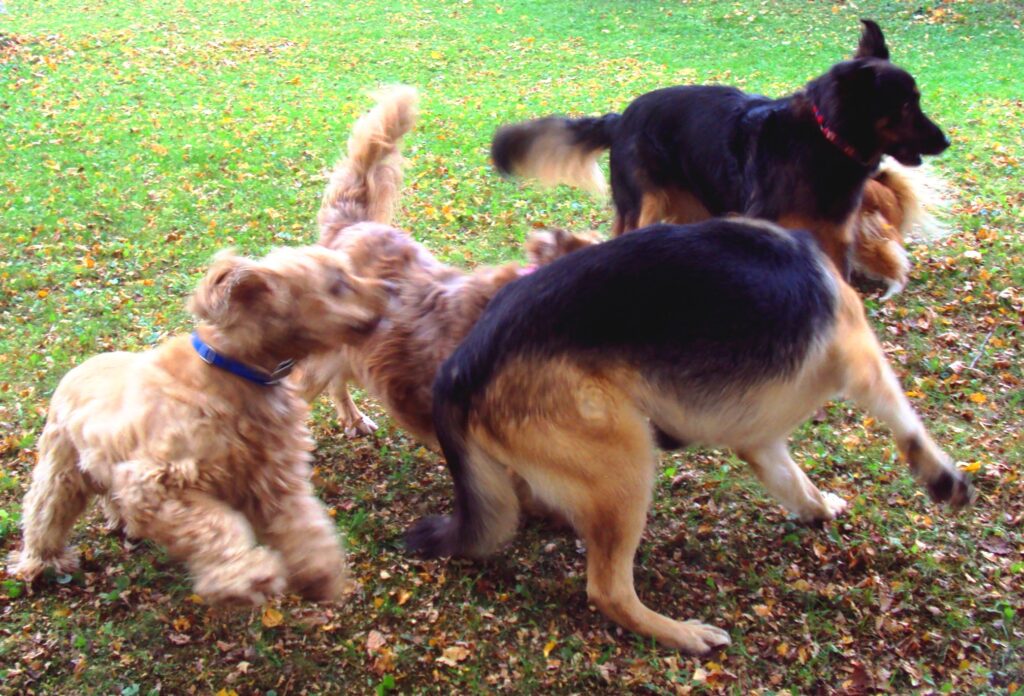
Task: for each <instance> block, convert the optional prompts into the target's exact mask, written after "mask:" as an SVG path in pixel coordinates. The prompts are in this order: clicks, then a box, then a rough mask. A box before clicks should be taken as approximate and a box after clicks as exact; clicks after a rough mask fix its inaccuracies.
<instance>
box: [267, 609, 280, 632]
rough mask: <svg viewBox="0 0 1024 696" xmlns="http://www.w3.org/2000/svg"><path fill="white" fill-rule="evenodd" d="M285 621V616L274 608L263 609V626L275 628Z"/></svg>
mask: <svg viewBox="0 0 1024 696" xmlns="http://www.w3.org/2000/svg"><path fill="white" fill-rule="evenodd" d="M283 621H284V614H282V613H281V612H279V611H278V610H277V609H275V608H274V607H266V608H264V609H263V625H264V626H266V627H267V628H274V627H275V626H280V625H281V623H282V622H283Z"/></svg>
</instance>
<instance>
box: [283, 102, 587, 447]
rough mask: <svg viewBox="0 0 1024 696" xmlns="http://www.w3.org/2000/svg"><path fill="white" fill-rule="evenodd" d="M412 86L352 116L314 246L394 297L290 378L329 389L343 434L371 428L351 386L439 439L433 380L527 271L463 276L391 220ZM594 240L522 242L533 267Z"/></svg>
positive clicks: (410, 118)
mask: <svg viewBox="0 0 1024 696" xmlns="http://www.w3.org/2000/svg"><path fill="white" fill-rule="evenodd" d="M416 103H417V95H416V91H415V90H414V89H412V88H411V87H403V86H400V87H392V88H390V89H389V90H387V91H385V92H382V93H381V94H380V95H379V99H378V103H377V105H376V106H375V108H373V109H372V110H371V111H370V112H368V113H367V114H366V115H364V116H363V117H362V118H360V119H359V121H357V122H356V124H355V126H354V127H353V129H352V135H351V137H350V139H349V142H348V148H347V155H346V156H345V157H344V158H343V159H342V160H341V161H339V162H338V164H337V165H336V166H335V168H334V171H333V172H332V174H331V179H330V183H329V184H328V186H327V189H326V191H325V192H324V196H323V204H322V206H321V209H320V213H319V216H318V222H319V224H320V243H321V244H323V245H324V246H327V247H330V248H331V249H337V250H340V251H343V252H344V253H345V254H346V255H347V256H348V257H349V259H350V260H351V263H352V268H353V269H354V271H355V272H356V273H358V274H359V275H361V276H363V277H366V278H374V279H378V280H381V281H385V282H387V283H388V284H389V285H390V286H391V287H392V296H391V302H390V304H389V306H388V309H387V311H386V313H385V316H384V319H383V320H382V321H381V322H380V323H379V324H378V325H377V327H376V329H374V331H373V332H372V333H371V334H370V335H369V336H368V337H367V340H365V341H363V342H362V343H359V344H358V345H339V347H338V350H336V351H333V352H330V353H320V354H318V355H315V356H312V357H310V358H309V359H307V360H304V361H302V363H300V365H299V367H298V370H297V371H296V374H295V376H294V377H293V379H295V380H296V384H297V385H298V388H299V391H300V393H302V394H303V395H304V396H305V397H306V398H307V399H308V400H312V399H315V398H316V397H317V396H318V395H319V394H321V393H322V392H323V391H324V390H325V389H329V393H330V396H331V398H332V400H333V401H334V404H335V408H336V409H337V411H338V418H339V420H340V422H341V424H342V426H343V428H344V430H345V433H346V435H348V436H349V437H354V436H357V435H360V434H369V433H370V432H372V431H374V430H375V429H376V427H377V426H376V425H375V424H374V423H373V421H371V420H370V419H369V418H367V417H366V416H364V415H363V414H362V413H361V412H360V411H359V409H358V408H357V407H356V405H355V403H354V402H353V401H352V397H351V395H350V394H349V391H348V385H349V384H353V383H354V384H356V385H359V386H360V387H362V388H363V389H365V390H366V391H367V392H369V393H370V394H371V395H372V396H373V397H375V398H376V399H378V400H379V401H380V402H381V403H382V404H383V405H384V407H385V409H386V410H387V411H388V413H390V414H391V415H392V416H393V417H394V419H395V421H396V422H397V423H398V424H399V425H400V426H401V427H402V428H404V429H405V430H407V431H409V433H411V434H412V435H413V436H414V437H415V438H416V439H418V440H419V441H420V442H423V443H424V444H426V445H428V446H430V447H436V446H437V439H436V438H435V436H434V426H433V422H432V412H433V408H432V396H431V385H432V384H433V381H434V375H435V374H436V372H437V368H438V367H439V366H440V364H441V363H442V362H443V361H444V360H445V359H446V358H447V357H448V356H449V355H451V353H452V351H454V350H455V348H456V346H458V344H459V342H460V341H461V340H462V338H463V337H465V335H466V334H467V333H469V330H470V329H471V328H472V327H473V325H474V324H475V323H476V320H477V319H478V318H479V317H480V314H481V313H482V312H483V310H484V307H485V306H486V305H487V303H488V302H489V301H490V300H491V298H492V297H494V295H495V294H496V293H497V292H498V291H499V290H500V289H501V288H503V287H505V286H506V285H507V284H508V283H510V282H512V281H513V280H515V279H517V278H519V277H520V276H522V275H524V274H525V273H528V272H529V271H530V270H532V268H531V267H523V266H521V265H519V264H515V263H509V264H505V265H503V266H484V267H481V268H477V269H476V270H474V271H472V272H469V273H467V272H466V271H463V270H461V269H458V268H454V267H452V266H448V265H445V264H443V263H441V262H439V261H438V260H437V259H435V258H434V257H433V256H432V255H431V254H430V252H429V251H428V250H427V249H426V247H424V246H423V245H422V244H419V243H417V242H416V241H414V240H413V239H412V237H410V236H409V234H408V233H407V232H405V231H403V230H400V229H397V228H395V227H392V226H391V225H390V222H391V218H392V211H393V210H394V208H395V204H396V201H397V198H398V192H399V189H400V187H401V182H402V162H401V156H400V154H399V151H398V147H399V142H400V140H401V138H402V136H403V135H405V133H407V132H408V131H409V130H410V129H411V128H412V126H413V124H414V123H415V120H416ZM593 241H594V239H592V238H591V237H588V236H584V235H572V234H570V233H568V232H564V231H562V230H551V231H547V230H545V231H540V232H535V233H534V234H533V235H531V237H530V239H529V240H528V241H527V253H528V255H529V258H530V261H531V263H532V264H533V266H542V265H545V264H547V263H550V262H551V261H553V260H554V259H556V258H558V257H559V256H562V255H564V254H567V253H569V252H570V251H574V250H575V249H578V248H582V247H584V246H588V245H590V244H591V243H592V242H593Z"/></svg>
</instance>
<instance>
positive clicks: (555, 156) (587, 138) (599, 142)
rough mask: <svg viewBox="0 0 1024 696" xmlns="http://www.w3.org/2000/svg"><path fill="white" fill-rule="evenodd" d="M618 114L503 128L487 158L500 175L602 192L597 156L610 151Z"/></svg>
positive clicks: (553, 119)
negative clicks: (514, 175)
mask: <svg viewBox="0 0 1024 696" xmlns="http://www.w3.org/2000/svg"><path fill="white" fill-rule="evenodd" d="M618 120H619V114H605V115H604V116H600V117H596V118H577V119H571V118H562V117H560V116H549V117H547V118H539V119H536V120H534V121H524V122H523V123H515V124H512V125H510V126H503V127H501V128H499V129H498V132H497V133H495V134H494V139H493V140H492V141H491V159H493V160H494V166H495V168H496V169H497V170H498V171H499V172H501V173H502V174H507V175H510V174H516V175H519V176H529V177H533V178H535V179H539V180H540V181H541V182H543V183H545V184H548V185H555V184H569V185H570V186H578V187H580V188H585V189H588V190H592V191H594V192H597V193H603V192H604V190H605V182H604V175H603V174H602V173H601V169H600V168H599V167H598V166H597V158H598V156H599V155H600V154H601V153H602V152H603V151H605V150H607V149H608V148H610V147H611V145H612V139H613V137H614V134H615V126H616V124H617V123H618Z"/></svg>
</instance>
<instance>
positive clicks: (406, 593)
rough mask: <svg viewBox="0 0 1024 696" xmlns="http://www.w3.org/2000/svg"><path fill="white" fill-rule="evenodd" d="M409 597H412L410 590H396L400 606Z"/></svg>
mask: <svg viewBox="0 0 1024 696" xmlns="http://www.w3.org/2000/svg"><path fill="white" fill-rule="evenodd" d="M410 597H412V592H409V591H408V590H399V591H398V606H402V605H403V604H405V603H406V602H408V601H409V598H410Z"/></svg>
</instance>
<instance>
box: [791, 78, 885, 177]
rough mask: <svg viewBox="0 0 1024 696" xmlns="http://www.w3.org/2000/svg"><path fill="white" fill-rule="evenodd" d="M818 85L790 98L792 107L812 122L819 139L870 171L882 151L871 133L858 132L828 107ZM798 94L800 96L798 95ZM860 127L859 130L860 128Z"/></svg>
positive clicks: (825, 97)
mask: <svg viewBox="0 0 1024 696" xmlns="http://www.w3.org/2000/svg"><path fill="white" fill-rule="evenodd" d="M822 91H823V90H822V88H821V87H820V86H819V85H817V84H815V83H813V82H812V83H811V84H810V85H808V87H807V90H806V92H804V93H803V94H802V95H799V96H798V98H797V99H795V100H794V102H795V103H794V106H795V107H796V110H797V111H798V112H799V113H800V114H801V115H802V116H803V117H804V118H806V119H809V120H811V121H813V122H814V125H815V127H816V128H817V129H818V131H819V132H820V133H821V136H822V138H824V140H825V141H826V142H827V143H828V145H829V146H830V147H831V148H833V149H834V150H835V151H836V152H838V153H842V154H843V155H844V156H845V158H846V159H847V160H848V161H850V162H851V163H853V164H856V165H858V166H860V167H862V168H864V169H865V170H867V171H869V172H870V171H874V170H875V169H876V168H877V167H878V164H879V162H880V161H881V159H882V151H881V148H880V147H879V145H878V143H877V142H876V141H875V135H874V133H873V132H863V133H862V132H859V130H858V129H857V128H856V127H854V124H851V123H848V122H847V121H845V120H844V119H843V118H842V117H841V115H839V114H836V113H833V112H832V111H830V109H829V104H830V103H831V102H830V99H829V96H828V95H827V94H822V93H821V92H822ZM801 97H802V98H801ZM860 130H862V129H860Z"/></svg>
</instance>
